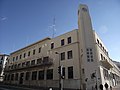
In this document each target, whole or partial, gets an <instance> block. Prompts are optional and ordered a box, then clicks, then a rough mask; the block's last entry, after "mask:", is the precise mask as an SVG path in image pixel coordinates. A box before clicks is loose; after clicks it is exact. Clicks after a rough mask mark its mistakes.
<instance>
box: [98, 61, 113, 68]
mask: <svg viewBox="0 0 120 90" xmlns="http://www.w3.org/2000/svg"><path fill="white" fill-rule="evenodd" d="M100 62H101V64H102V66H103V67H105V68H107V69H110V68H113V65H112V63H111V61H110V60H107V59H105V60H100Z"/></svg>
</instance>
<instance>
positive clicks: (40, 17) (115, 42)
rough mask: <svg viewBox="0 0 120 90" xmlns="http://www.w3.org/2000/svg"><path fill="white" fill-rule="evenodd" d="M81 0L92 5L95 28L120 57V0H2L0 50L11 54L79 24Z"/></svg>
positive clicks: (118, 58)
mask: <svg viewBox="0 0 120 90" xmlns="http://www.w3.org/2000/svg"><path fill="white" fill-rule="evenodd" d="M79 4H86V5H88V7H89V11H90V16H91V19H92V24H93V29H94V30H95V31H96V32H97V33H98V35H99V36H100V38H101V39H102V41H103V42H104V44H105V45H106V47H107V48H108V50H109V55H110V57H111V58H112V59H114V60H117V61H120V0H0V52H1V53H6V54H9V53H11V52H13V51H16V50H18V49H20V48H23V47H25V46H26V45H29V44H31V43H33V42H36V41H38V40H40V39H43V38H45V37H48V36H49V37H51V36H52V28H51V27H50V26H51V25H52V23H53V18H54V17H55V18H56V31H55V36H58V35H60V34H63V33H65V32H68V31H71V30H73V29H76V28H78V25H77V22H78V17H77V11H78V7H79Z"/></svg>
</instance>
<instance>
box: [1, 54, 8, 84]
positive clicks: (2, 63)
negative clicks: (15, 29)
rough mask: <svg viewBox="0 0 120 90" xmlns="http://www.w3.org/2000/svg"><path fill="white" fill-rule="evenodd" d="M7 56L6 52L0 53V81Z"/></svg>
mask: <svg viewBox="0 0 120 90" xmlns="http://www.w3.org/2000/svg"><path fill="white" fill-rule="evenodd" d="M7 57H8V55H6V54H0V82H1V81H3V76H4V68H5V64H6V62H7Z"/></svg>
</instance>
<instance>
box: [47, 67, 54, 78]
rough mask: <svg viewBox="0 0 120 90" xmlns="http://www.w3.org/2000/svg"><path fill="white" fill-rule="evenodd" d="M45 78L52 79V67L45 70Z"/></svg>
mask: <svg viewBox="0 0 120 90" xmlns="http://www.w3.org/2000/svg"><path fill="white" fill-rule="evenodd" d="M47 79H53V69H48V70H47Z"/></svg>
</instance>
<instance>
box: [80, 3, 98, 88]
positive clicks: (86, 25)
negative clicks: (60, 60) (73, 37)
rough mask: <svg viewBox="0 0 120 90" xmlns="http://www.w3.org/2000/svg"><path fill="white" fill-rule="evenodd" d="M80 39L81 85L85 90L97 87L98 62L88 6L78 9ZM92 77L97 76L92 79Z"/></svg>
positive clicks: (81, 6)
mask: <svg viewBox="0 0 120 90" xmlns="http://www.w3.org/2000/svg"><path fill="white" fill-rule="evenodd" d="M78 39H79V47H80V62H81V78H82V80H81V84H82V88H83V90H86V88H87V89H90V90H92V88H95V87H96V86H97V84H98V83H97V72H98V67H97V66H98V63H97V62H98V61H97V58H96V57H97V56H96V48H95V36H94V31H93V29H92V23H91V18H90V15H89V10H88V7H87V6H86V5H80V7H79V9H78ZM92 75H93V76H95V77H93V78H92Z"/></svg>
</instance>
